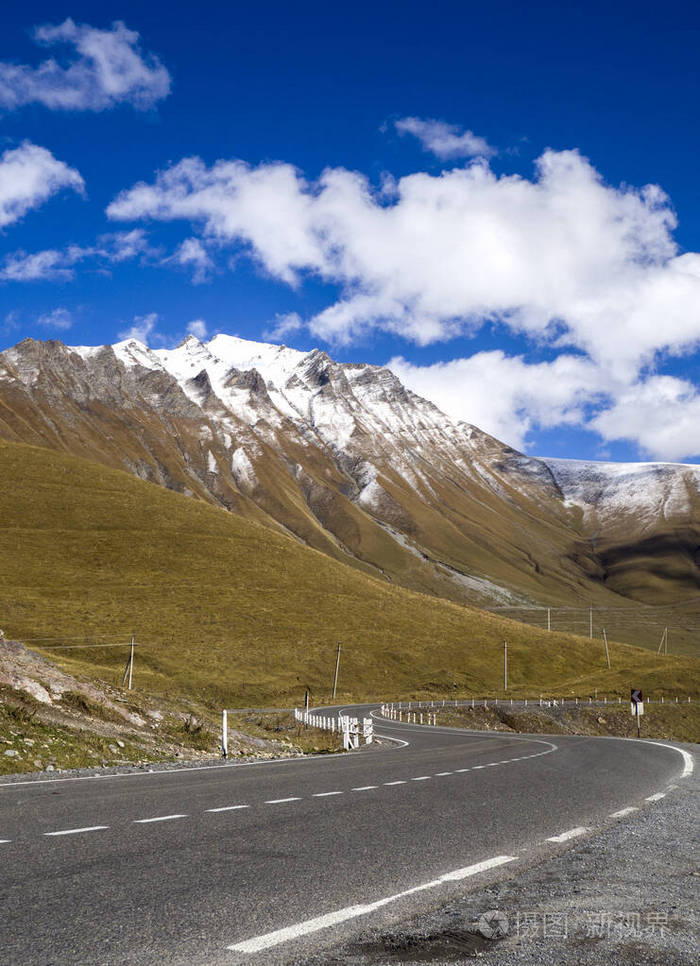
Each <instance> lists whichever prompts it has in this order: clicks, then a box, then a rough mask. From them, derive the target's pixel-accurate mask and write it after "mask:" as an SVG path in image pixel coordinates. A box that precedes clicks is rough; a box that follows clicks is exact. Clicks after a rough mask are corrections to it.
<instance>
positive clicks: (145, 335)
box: [118, 312, 162, 344]
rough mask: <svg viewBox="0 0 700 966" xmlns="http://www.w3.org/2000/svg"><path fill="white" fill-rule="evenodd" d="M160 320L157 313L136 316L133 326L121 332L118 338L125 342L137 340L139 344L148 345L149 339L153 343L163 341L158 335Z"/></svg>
mask: <svg viewBox="0 0 700 966" xmlns="http://www.w3.org/2000/svg"><path fill="white" fill-rule="evenodd" d="M158 319H159V316H158V313H157V312H150V313H149V314H148V315H135V316H134V321H133V322H132V324H131V325H130V326H129V328H128V329H124V330H123V331H122V332H120V333H119V336H118V338H120V339H124V340H126V339H137V340H138V341H139V342H144V343H146V344H148V341H149V338H150V339H151V341H152V342H155V341H162V339H161V337H160V336H159V335H158V334H157V333H156V326H157V325H158Z"/></svg>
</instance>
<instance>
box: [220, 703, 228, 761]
mask: <svg viewBox="0 0 700 966" xmlns="http://www.w3.org/2000/svg"><path fill="white" fill-rule="evenodd" d="M221 755H222V757H223V758H228V711H225V710H224V711H222V713H221Z"/></svg>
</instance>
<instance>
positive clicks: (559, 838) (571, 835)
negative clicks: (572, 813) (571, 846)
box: [547, 825, 590, 842]
mask: <svg viewBox="0 0 700 966" xmlns="http://www.w3.org/2000/svg"><path fill="white" fill-rule="evenodd" d="M586 832H590V829H588V828H584V826H583V825H579V826H578V828H570V829H569V831H568V832H562V833H561V835H552V836H550V837H549V838H548V839H547V841H548V842H568V841H569V839H575V838H578V836H579V835H585V833H586Z"/></svg>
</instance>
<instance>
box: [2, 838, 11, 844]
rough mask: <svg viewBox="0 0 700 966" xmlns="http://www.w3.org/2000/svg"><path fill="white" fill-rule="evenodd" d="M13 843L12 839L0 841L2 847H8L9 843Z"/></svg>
mask: <svg viewBox="0 0 700 966" xmlns="http://www.w3.org/2000/svg"><path fill="white" fill-rule="evenodd" d="M11 841H12V839H0V845H7V843H8V842H11Z"/></svg>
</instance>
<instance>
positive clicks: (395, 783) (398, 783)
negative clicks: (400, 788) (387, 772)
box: [384, 781, 406, 785]
mask: <svg viewBox="0 0 700 966" xmlns="http://www.w3.org/2000/svg"><path fill="white" fill-rule="evenodd" d="M384 784H385V785H405V784H406V782H404V781H397V782H384Z"/></svg>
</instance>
